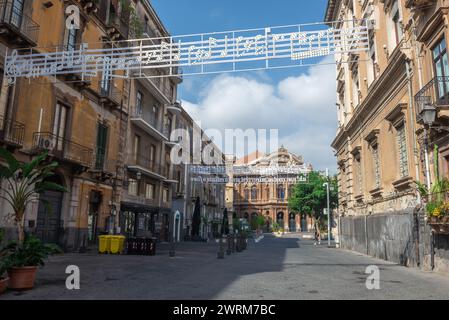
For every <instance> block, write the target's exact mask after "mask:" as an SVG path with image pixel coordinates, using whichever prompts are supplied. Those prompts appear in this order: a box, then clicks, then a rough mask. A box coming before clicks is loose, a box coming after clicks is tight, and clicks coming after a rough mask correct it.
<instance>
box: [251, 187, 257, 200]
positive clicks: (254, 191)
mask: <svg viewBox="0 0 449 320" xmlns="http://www.w3.org/2000/svg"><path fill="white" fill-rule="evenodd" d="M251 199H252V200H257V187H256V186H253V187H252V188H251Z"/></svg>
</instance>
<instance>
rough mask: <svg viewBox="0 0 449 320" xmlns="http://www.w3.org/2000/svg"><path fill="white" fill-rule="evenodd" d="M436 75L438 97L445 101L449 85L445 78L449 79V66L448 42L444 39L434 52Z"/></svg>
mask: <svg viewBox="0 0 449 320" xmlns="http://www.w3.org/2000/svg"><path fill="white" fill-rule="evenodd" d="M432 57H433V66H434V69H435V75H436V77H438V79H437V83H438V97H439V98H440V99H443V98H445V97H447V96H448V93H449V83H448V82H447V81H445V80H444V79H445V78H443V77H449V64H448V59H447V48H446V40H445V39H444V38H443V39H441V41H440V42H439V43H438V44H437V45H436V46H435V47H434V48H433V50H432Z"/></svg>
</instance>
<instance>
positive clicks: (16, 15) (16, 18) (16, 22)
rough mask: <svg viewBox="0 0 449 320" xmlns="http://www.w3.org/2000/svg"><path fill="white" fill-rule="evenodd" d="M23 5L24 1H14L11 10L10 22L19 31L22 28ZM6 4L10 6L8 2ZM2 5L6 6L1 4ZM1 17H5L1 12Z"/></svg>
mask: <svg viewBox="0 0 449 320" xmlns="http://www.w3.org/2000/svg"><path fill="white" fill-rule="evenodd" d="M23 3H24V0H14V1H13V5H12V10H11V17H10V19H11V20H10V22H11V24H12V25H13V26H15V27H17V28H19V29H20V28H21V26H22V17H23ZM7 4H8V5H10V3H9V1H8V3H7ZM2 5H6V4H2ZM2 9H3V10H4V8H2ZM3 15H5V13H4V12H3Z"/></svg>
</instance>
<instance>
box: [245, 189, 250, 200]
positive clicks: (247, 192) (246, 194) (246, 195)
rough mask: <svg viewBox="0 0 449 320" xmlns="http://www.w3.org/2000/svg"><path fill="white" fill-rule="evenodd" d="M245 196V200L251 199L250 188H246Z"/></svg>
mask: <svg viewBox="0 0 449 320" xmlns="http://www.w3.org/2000/svg"><path fill="white" fill-rule="evenodd" d="M244 197H245V200H249V190H248V189H245V191H244Z"/></svg>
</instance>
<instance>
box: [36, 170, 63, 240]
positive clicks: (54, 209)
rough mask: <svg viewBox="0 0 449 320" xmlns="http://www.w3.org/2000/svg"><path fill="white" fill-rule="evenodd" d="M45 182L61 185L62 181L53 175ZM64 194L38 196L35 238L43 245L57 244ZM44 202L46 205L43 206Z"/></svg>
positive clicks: (52, 192) (42, 194)
mask: <svg viewBox="0 0 449 320" xmlns="http://www.w3.org/2000/svg"><path fill="white" fill-rule="evenodd" d="M46 181H47V182H52V183H57V184H59V185H63V184H62V179H61V178H60V177H59V176H57V175H55V176H53V177H51V178H49V179H47V180H46ZM63 196H64V194H63V193H62V192H60V191H45V192H43V193H41V194H40V196H39V198H40V199H41V200H42V201H40V202H39V207H38V211H37V221H36V236H37V237H38V238H39V239H40V240H42V241H43V242H45V243H58V242H59V229H60V227H61V211H62V199H63ZM44 202H45V203H47V204H48V205H44Z"/></svg>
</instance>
